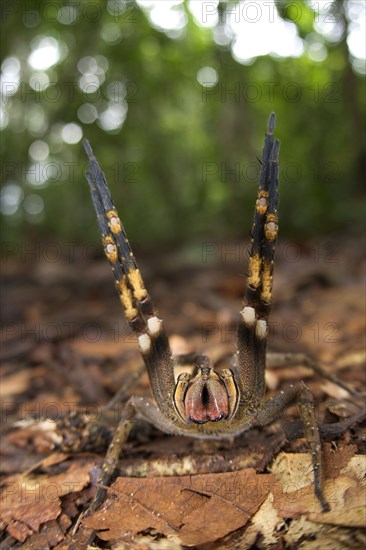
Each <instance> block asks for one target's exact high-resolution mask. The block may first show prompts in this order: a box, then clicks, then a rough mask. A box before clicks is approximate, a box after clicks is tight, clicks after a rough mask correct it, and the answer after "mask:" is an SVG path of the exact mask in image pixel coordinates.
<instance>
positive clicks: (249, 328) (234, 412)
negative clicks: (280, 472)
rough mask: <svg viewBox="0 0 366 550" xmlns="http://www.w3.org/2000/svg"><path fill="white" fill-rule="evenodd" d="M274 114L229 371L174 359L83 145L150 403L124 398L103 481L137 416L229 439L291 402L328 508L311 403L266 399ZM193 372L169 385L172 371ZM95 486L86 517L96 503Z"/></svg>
mask: <svg viewBox="0 0 366 550" xmlns="http://www.w3.org/2000/svg"><path fill="white" fill-rule="evenodd" d="M274 126H275V115H274V113H272V114H271V116H270V119H269V124H268V131H267V133H266V135H265V140H264V147H263V153H262V162H261V173H260V178H259V190H258V195H257V201H256V206H255V212H254V221H253V226H252V243H251V248H250V257H249V275H248V284H247V289H246V293H245V297H244V306H243V308H242V310H241V312H240V315H239V321H238V328H237V344H236V350H235V352H234V355H233V359H232V361H231V364H230V368H226V369H223V370H222V371H221V372H215V370H214V369H213V368H212V367H211V366H210V361H209V359H208V358H207V357H206V356H203V355H199V354H189V355H188V356H178V357H173V355H172V352H171V349H170V345H169V340H168V337H167V335H166V333H165V330H164V326H163V321H162V320H161V319H160V318H159V317H158V315H157V312H156V310H155V308H154V307H153V305H152V301H151V298H150V296H149V294H148V291H147V290H146V287H145V285H144V282H143V279H142V277H141V274H140V271H139V269H138V266H137V262H136V260H135V257H134V255H133V252H132V250H131V248H130V245H129V242H128V240H127V236H126V233H125V230H124V228H123V225H122V222H121V220H120V219H119V216H118V214H117V211H116V209H115V207H114V205H113V202H112V199H111V195H110V192H109V189H108V186H107V183H106V180H105V177H104V174H103V172H102V171H101V169H100V167H99V165H98V163H97V161H96V159H95V157H94V155H93V152H92V150H91V147H90V145H89V143H88V142H87V141H85V142H84V147H85V150H86V152H87V155H88V157H89V163H90V169H89V171H88V172H87V174H86V176H87V179H88V182H89V185H90V189H91V195H92V199H93V203H94V206H95V210H96V214H97V219H98V224H99V228H100V231H101V234H102V240H103V245H104V250H105V254H106V257H107V259H108V260H109V262H110V264H111V266H112V270H113V273H114V276H115V280H116V288H117V291H118V294H119V297H120V301H121V304H122V306H123V309H124V311H125V315H126V318H127V320H128V321H129V323H130V326H131V328H132V330H133V331H134V333H135V334H136V335H137V339H138V344H139V347H140V351H141V355H142V357H143V359H144V363H145V366H146V369H147V371H148V374H149V379H150V384H151V389H152V393H153V397H154V399H155V401H153V400H151V399H145V398H136V397H130V398H129V399H128V400H127V402H126V403H125V406H124V408H123V410H122V414H121V420H120V423H119V426H118V428H117V430H116V433H115V435H114V438H113V441H112V443H111V445H110V447H109V449H108V452H107V457H106V461H105V463H104V466H103V471H102V475H101V478H100V483H101V486H105V485H107V484H108V483H109V481H110V479H111V476H112V475H113V472H114V470H115V467H116V461H117V460H118V455H119V452H120V450H121V448H122V446H123V443H124V442H125V441H126V439H127V437H128V434H129V431H130V429H131V426H132V421H133V418H134V417H135V416H136V415H137V416H139V417H141V418H143V419H145V420H146V421H148V422H150V423H151V424H153V425H154V426H156V427H157V428H159V429H160V430H162V431H163V432H166V433H170V434H179V435H188V436H192V437H198V438H206V439H218V438H219V439H220V438H228V437H233V436H237V435H239V434H241V433H242V432H244V431H246V430H248V429H250V428H252V427H259V426H265V425H267V424H270V423H271V422H273V421H274V420H276V419H277V418H279V416H281V414H282V413H283V411H284V410H285V409H286V407H288V406H290V405H292V404H298V406H299V411H300V415H301V417H302V420H303V423H304V434H305V437H306V439H307V441H308V443H309V446H310V448H311V453H312V462H313V468H314V482H315V492H316V495H317V497H318V499H319V501H320V503H321V506H322V508H323V510H327V509H328V504H327V502H326V500H325V498H324V496H323V494H322V491H321V488H320V480H319V470H320V462H321V446H320V438H319V431H318V426H317V422H316V418H315V411H314V404H313V400H312V396H311V394H310V392H309V390H308V388H307V387H306V386H305V384H303V383H302V382H299V383H297V384H294V385H292V386H290V387H289V388H287V389H286V390H285V391H283V392H280V393H279V394H278V395H277V396H275V397H273V398H271V399H269V400H267V401H265V399H264V396H265V381H264V374H265V364H266V345H267V338H268V317H269V314H270V310H271V304H272V273H273V265H274V251H275V244H276V239H277V231H278V214H277V205H278V152H279V142H278V141H277V140H275V139H274ZM179 364H180V365H182V364H183V365H189V364H190V365H191V366H193V373H192V374H189V373H188V372H185V373H183V374H180V375H179V377H178V379H177V380H175V377H174V370H175V367H176V366H177V365H179ZM102 495H103V488H101V487H99V489H98V491H97V496H96V499H95V501H94V503H93V505H92V506H91V508H90V509H89V513H90V512H91V511H92V510H94V509H95V508H96V507H97V505H98V504H99V503H100V502H101V500H102Z"/></svg>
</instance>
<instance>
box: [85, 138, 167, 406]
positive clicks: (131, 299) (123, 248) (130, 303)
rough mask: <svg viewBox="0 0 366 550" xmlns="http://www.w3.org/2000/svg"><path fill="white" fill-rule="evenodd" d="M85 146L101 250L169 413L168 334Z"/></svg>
mask: <svg viewBox="0 0 366 550" xmlns="http://www.w3.org/2000/svg"><path fill="white" fill-rule="evenodd" d="M84 147H85V151H86V153H87V155H88V159H89V170H88V171H87V172H86V177H87V180H88V183H89V186H90V191H91V196H92V200H93V203H94V208H95V211H96V214H97V219H98V225H99V229H100V232H101V235H102V240H103V245H104V252H105V255H106V257H107V259H108V261H109V262H110V264H111V266H112V271H113V274H114V277H115V280H116V288H117V291H118V293H119V297H120V301H121V304H122V306H123V308H124V311H125V315H126V318H127V320H128V322H129V324H130V326H131V328H132V330H133V331H134V332H135V334H136V336H137V338H138V343H139V347H140V351H141V354H142V357H143V359H144V362H145V365H146V368H147V370H148V373H149V378H150V383H151V387H152V391H153V393H154V397H155V399H156V401H157V402H158V404H159V407H160V408H161V410H163V411H165V412H166V414H172V413H173V412H174V406H173V394H174V388H175V381H174V362H173V358H172V352H171V349H170V346H169V341H168V337H167V335H166V333H165V330H164V327H163V322H162V320H161V319H160V318H159V317H158V316H157V312H156V310H155V308H154V306H153V304H152V300H151V298H150V295H149V293H148V291H147V289H146V287H145V284H144V282H143V279H142V276H141V273H140V270H139V269H138V265H137V262H136V259H135V256H134V254H133V252H132V249H131V247H130V244H129V241H128V239H127V235H126V232H125V229H124V227H123V225H122V222H121V220H120V218H119V216H118V213H117V210H116V208H115V206H114V204H113V202H112V198H111V194H110V192H109V189H108V185H107V182H106V179H105V176H104V174H103V172H102V170H101V169H100V166H99V164H98V162H97V160H96V158H95V156H94V155H93V151H92V149H91V147H90V144H89V142H88V141H87V140H85V141H84Z"/></svg>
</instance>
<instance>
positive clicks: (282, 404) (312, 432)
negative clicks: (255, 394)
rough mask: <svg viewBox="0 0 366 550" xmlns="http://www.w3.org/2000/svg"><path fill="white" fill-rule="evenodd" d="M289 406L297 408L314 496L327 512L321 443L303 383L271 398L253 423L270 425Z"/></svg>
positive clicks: (311, 404) (310, 401) (310, 402)
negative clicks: (323, 488)
mask: <svg viewBox="0 0 366 550" xmlns="http://www.w3.org/2000/svg"><path fill="white" fill-rule="evenodd" d="M291 405H297V406H298V408H299V413H300V417H301V420H302V422H303V426H304V436H305V438H306V441H307V443H308V445H309V448H310V451H311V459H312V463H313V471H314V491H315V495H316V497H317V498H318V500H319V502H320V505H321V507H322V510H323V512H328V511H329V510H330V507H329V504H328V503H327V501H326V499H325V497H324V494H323V491H322V488H321V442H320V435H319V428H318V424H317V421H316V415H315V407H314V400H313V396H312V395H311V393H310V391H309V388H308V387H307V386H306V385H305V384H304V383H303V382H299V383H297V384H294V385H292V386H289V387H288V388H287V389H286V390H284V391H282V392H281V393H279V394H278V395H276V396H275V397H272V398H271V399H269V400H268V401H266V402H265V403H264V405H263V406H262V407H261V409H260V410H259V412H258V413H257V415H256V421H255V423H256V425H257V426H266V425H267V424H271V423H272V422H273V421H274V420H277V418H279V417H280V416H281V414H282V413H283V411H284V410H285V409H286V408H287V407H289V406H291Z"/></svg>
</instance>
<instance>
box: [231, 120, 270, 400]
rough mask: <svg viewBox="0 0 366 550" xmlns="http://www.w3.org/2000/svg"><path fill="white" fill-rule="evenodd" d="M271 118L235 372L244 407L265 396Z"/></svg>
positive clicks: (256, 208)
mask: <svg viewBox="0 0 366 550" xmlns="http://www.w3.org/2000/svg"><path fill="white" fill-rule="evenodd" d="M274 125H275V116H274V113H272V114H271V116H270V119H269V123H268V131H267V133H266V136H265V140H264V147H263V153H262V167H261V174H260V179H259V189H258V196H257V201H256V206H255V211H254V220H253V227H252V243H251V248H250V252H249V266H248V268H249V273H248V284H247V289H246V293H245V299H244V308H243V310H242V311H241V312H240V318H239V324H238V332H237V352H236V358H235V362H234V367H233V368H234V369H235V370H236V373H237V380H238V384H239V390H240V394H241V404H242V405H244V404H245V403H251V404H252V405H253V406H256V404H257V403H258V404H259V402H260V400H261V399H262V397H263V395H264V392H265V384H264V371H265V366H266V365H265V360H266V345H267V336H268V316H269V313H270V310H271V305H272V272H273V259H274V251H275V245H276V239H277V230H278V215H277V204H278V152H279V141H278V140H276V141H275V140H274Z"/></svg>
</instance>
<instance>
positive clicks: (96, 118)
mask: <svg viewBox="0 0 366 550" xmlns="http://www.w3.org/2000/svg"><path fill="white" fill-rule="evenodd" d="M1 10H2V20H3V30H4V32H3V42H2V58H3V59H2V65H1V94H2V102H1V106H0V107H1V128H2V149H3V157H2V190H1V214H2V225H3V241H4V242H5V243H6V244H5V245H3V257H4V255H5V256H9V255H10V256H13V257H16V255H17V253H18V252H20V249H19V247H18V246H17V245H18V244H19V243H21V242H22V243H24V242H30V243H35V242H36V243H42V242H52V243H65V242H70V241H71V242H73V243H75V244H77V245H78V244H81V245H85V244H86V243H98V246H99V240H98V231H97V225H96V223H95V218H94V212H93V208H92V205H91V201H90V199H89V195H88V193H89V190H88V186H87V183H86V180H85V177H84V172H85V169H86V159H85V154H84V151H83V147H82V139H83V138H87V139H88V140H89V141H90V142H91V145H92V147H93V149H94V152H95V154H96V156H97V159H98V161H99V163H100V164H101V166H102V168H103V170H104V171H105V173H106V176H107V180H108V182H109V184H110V187H111V190H112V193H113V196H114V199H115V203H116V204H117V205H118V208H119V210H120V215H121V217H122V219H123V221H124V223H125V225H126V227H127V229H128V233H129V236H130V238H131V239H132V240H133V242H134V243H138V244H141V245H142V246H143V247H145V248H146V249H148V250H153V249H156V250H157V249H162V247H164V246H167V247H171V246H173V245H174V246H177V245H178V246H180V245H184V246H187V243H189V242H190V243H192V242H202V239H207V238H209V239H216V240H217V239H222V240H225V239H232V238H239V237H240V238H242V237H243V235H244V234H246V233H245V232H248V229H249V226H250V224H251V218H252V208H253V203H254V200H255V194H256V185H257V180H258V173H259V169H260V165H259V162H258V160H257V159H258V158H260V155H261V148H262V141H263V136H264V132H265V129H266V124H267V120H268V116H269V114H270V112H271V111H275V112H276V115H277V129H276V133H277V136H278V137H279V138H280V140H281V144H282V145H281V153H280V160H281V171H280V177H281V193H282V194H281V235H282V236H283V235H286V236H288V237H289V238H291V239H299V240H301V239H306V238H308V237H314V236H316V235H319V234H320V235H327V234H330V233H331V232H334V231H336V232H341V231H344V230H346V231H349V230H351V231H352V232H354V233H355V234H357V233H359V231H360V228H361V227H362V225H361V224H362V216H363V214H364V210H363V205H362V197H363V193H362V189H363V187H362V184H363V179H362V173H363V169H364V167H365V165H364V163H365V158H366V157H365V141H364V139H363V137H364V136H363V120H364V115H365V101H364V74H365V3H364V2H362V1H359V0H348V1H347V0H333V1H331V0H327V1H323V0H321V1H319V2H315V1H312V0H296V1H287V0H271V1H268V2H265V3H263V2H259V1H250V0H244V1H241V2H234V1H222V2H218V1H217V0H210V1H209V0H203V1H201V0H191V1H183V0H157V1H155V0H137V1H136V2H130V1H128V0H109V1H96V0H93V1H92V2H89V1H87V2H64V1H61V0H55V1H52V2H47V1H45V2H41V3H40V2H38V1H35V2H33V1H32V0H27V2H2V6H1Z"/></svg>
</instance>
